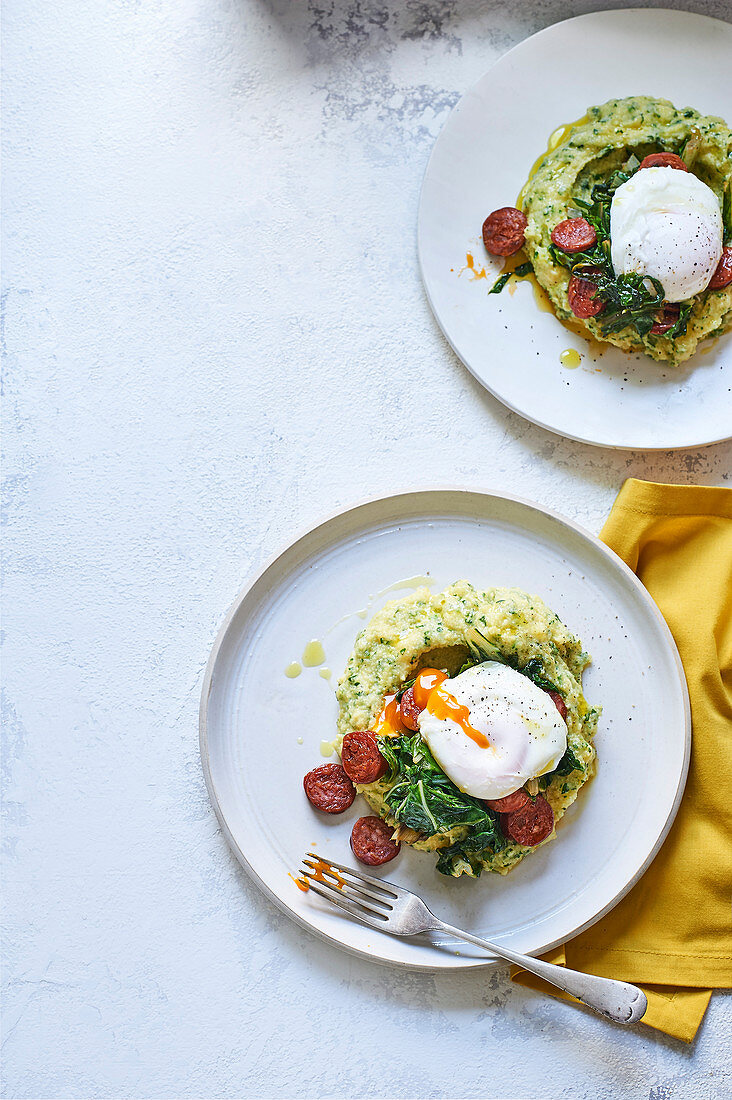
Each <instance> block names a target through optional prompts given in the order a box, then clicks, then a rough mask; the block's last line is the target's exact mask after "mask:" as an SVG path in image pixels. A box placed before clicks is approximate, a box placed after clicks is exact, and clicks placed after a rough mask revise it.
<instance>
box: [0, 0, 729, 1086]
mask: <svg viewBox="0 0 732 1100" xmlns="http://www.w3.org/2000/svg"><path fill="white" fill-rule="evenodd" d="M679 6H681V5H679ZM685 6H687V7H689V8H690V9H693V10H696V11H700V12H704V13H706V14H710V15H717V16H723V15H725V14H726V13H728V12H729V7H728V3H727V0H706V2H704V0H698V2H692V0H689V3H687V4H686V5H685ZM592 7H593V5H592V4H591V3H587V2H585V0H577V2H574V3H560V2H558V0H554V2H553V0H528V2H526V3H524V4H521V5H518V4H515V3H514V2H513V0H504V2H501V3H494V4H486V3H478V2H465V3H459V2H457V0H443V2H441V3H440V2H435V3H431V2H429V0H405V2H403V3H399V2H397V0H390V2H387V0H309V2H307V3H306V2H302V3H294V2H293V3H289V2H285V0H276V2H266V0H207V2H205V3H204V2H203V0H179V2H178V3H173V2H172V0H150V2H149V3H146V4H138V3H136V2H133V0H129V2H126V0H97V2H92V0H76V2H75V3H71V2H70V0H60V2H59V3H57V4H54V5H41V4H39V3H37V2H31V0H10V2H9V3H8V4H7V5H6V13H5V84H6V89H5V131H6V133H5V161H6V163H5V180H4V187H5V200H4V204H5V247H4V261H5V265H6V275H5V297H4V306H5V330H4V332H5V335H4V340H5V357H6V358H5V391H4V418H5V424H4V440H5V450H6V457H5V462H4V475H5V492H6V517H7V519H8V521H9V526H8V527H6V531H7V530H8V529H9V531H10V534H9V537H7V538H6V545H7V547H8V550H9V551H12V556H11V557H10V558H9V562H8V564H7V566H6V574H5V616H4V630H5V649H4V660H3V671H4V680H5V693H4V702H3V707H4V711H3V724H4V733H5V738H6V742H5V750H4V755H3V768H4V783H5V804H4V814H5V817H4V826H3V841H4V864H5V865H4V876H3V877H4V887H5V891H4V892H5V905H4V915H5V922H6V929H5V941H4V956H5V967H4V974H3V979H4V1028H3V1041H4V1046H3V1095H4V1096H8V1097H43V1098H51V1097H60V1096H63V1097H67V1096H68V1097H75V1098H76V1097H130V1098H143V1097H156V1098H157V1097H160V1098H167V1097H219V1096H221V1097H239V1096H247V1097H254V1096H262V1097H288V1096H293V1097H308V1098H309V1097H319V1096H365V1097H381V1096H394V1097H416V1096H420V1097H442V1096H465V1097H478V1096H486V1095H489V1096H491V1097H522V1096H531V1097H538V1098H547V1100H548V1098H551V1097H554V1096H556V1095H557V1092H558V1089H559V1088H560V1087H561V1091H562V1092H563V1094H564V1095H566V1096H568V1097H573V1098H583V1097H593V1098H594V1097H600V1098H602V1100H604V1098H610V1097H615V1096H619V1095H622V1096H624V1097H626V1096H627V1097H644V1098H645V1097H648V1098H649V1100H671V1098H672V1097H673V1098H676V1097H694V1098H696V1097H701V1098H702V1100H705V1098H707V1097H718V1096H719V1097H721V1096H725V1095H727V1094H728V1092H729V1088H730V1079H729V1070H728V1068H727V1066H726V1065H725V1066H723V1065H722V1057H721V1051H722V1049H723V1046H724V1043H725V1041H727V1042H728V1041H729V1033H730V1018H731V1016H732V1013H730V1002H729V999H728V998H725V997H724V995H716V996H715V998H714V1001H713V1003H712V1006H711V1009H710V1012H709V1014H708V1017H707V1020H706V1022H705V1024H704V1027H703V1029H702V1032H701V1035H700V1036H699V1038H698V1040H697V1042H696V1044H695V1046H694V1047H693V1048H692V1049H691V1050H689V1049H687V1048H686V1047H685V1046H684V1045H683V1044H680V1043H676V1042H674V1041H672V1040H669V1039H665V1038H663V1037H659V1036H658V1035H656V1034H654V1033H651V1032H650V1031H648V1030H647V1029H644V1028H640V1029H639V1030H638V1031H636V1032H633V1033H629V1032H625V1031H623V1030H622V1029H620V1028H619V1027H612V1026H610V1025H608V1024H606V1023H604V1022H602V1021H600V1020H598V1019H596V1018H595V1017H593V1016H590V1015H589V1014H586V1013H584V1012H582V1011H579V1010H576V1009H573V1008H571V1007H570V1006H567V1005H563V1004H560V1003H558V1002H555V1001H553V1000H549V999H542V998H540V997H538V996H536V995H534V994H532V993H530V992H528V991H525V990H522V989H520V988H517V987H514V986H512V985H511V984H510V983H509V982H508V981H507V980H506V976H505V972H501V971H499V972H497V973H496V974H494V975H493V976H490V977H489V976H485V977H482V976H480V975H474V974H467V975H455V976H442V977H440V978H436V977H430V976H423V975H416V974H406V975H404V974H394V973H390V972H388V971H387V970H385V969H382V968H377V967H372V966H370V965H368V964H366V963H364V962H361V961H357V960H353V959H350V958H349V957H347V956H346V955H344V954H341V953H339V952H336V951H332V950H330V949H329V948H327V947H326V946H324V945H321V944H320V943H318V942H316V941H315V940H314V939H312V938H311V937H309V936H308V935H307V934H306V933H305V932H303V931H301V930H300V929H298V928H296V927H294V926H293V925H291V924H290V923H289V921H287V920H286V919H285V918H284V917H283V916H281V915H280V914H279V913H278V912H277V911H275V910H274V909H273V908H272V907H271V906H270V905H269V904H268V903H267V902H265V901H264V900H263V898H262V897H261V896H260V895H259V893H258V892H257V890H256V889H255V888H254V887H253V886H252V885H250V883H249V882H248V881H247V880H246V879H245V878H244V876H243V874H242V873H241V872H240V871H239V870H238V868H237V866H236V864H235V862H234V860H233V858H232V857H231V856H230V854H229V852H228V850H227V848H226V846H225V844H224V842H223V840H222V839H221V837H220V835H219V834H218V831H217V828H216V824H215V820H214V816H213V813H212V811H211V810H210V808H209V805H208V801H207V798H206V794H205V790H204V785H203V780H202V776H201V771H200V764H199V760H198V750H197V704H198V691H199V686H200V680H201V675H202V669H203V666H204V664H205V660H206V657H207V653H208V649H209V646H210V644H211V642H212V640H213V637H214V634H215V631H216V628H217V625H218V623H219V621H220V619H221V617H222V615H223V612H224V610H225V608H226V606H227V605H228V603H229V602H230V600H231V599H232V598H233V596H234V595H235V594H236V591H237V589H238V588H239V586H240V584H241V583H242V581H243V580H244V578H245V577H246V575H247V574H248V573H249V572H250V571H251V570H252V569H253V568H254V567H256V566H257V565H258V564H260V563H261V562H262V561H263V560H264V558H265V557H267V556H268V555H269V554H270V553H271V552H272V551H274V550H275V549H276V548H277V547H278V546H279V545H281V544H282V543H283V542H285V541H289V540H290V538H291V536H292V535H293V533H294V532H295V530H297V529H300V528H301V527H303V526H306V525H309V524H310V523H311V522H313V521H315V520H316V519H318V518H319V517H320V516H321V515H322V514H324V513H325V512H327V511H330V510H331V509H332V508H333V507H335V506H338V505H341V504H347V503H350V502H352V501H355V500H358V499H360V498H361V497H363V496H366V495H370V494H372V493H376V492H388V491H391V490H397V489H403V488H411V487H413V486H419V485H425V484H432V483H439V482H442V483H454V482H460V483H463V484H465V485H468V486H474V487H478V488H480V487H490V488H497V489H507V490H509V491H511V492H514V493H519V494H521V495H524V496H527V497H530V498H534V499H537V500H539V501H540V502H543V503H545V504H547V505H550V506H552V507H555V508H557V509H558V510H560V511H564V512H566V513H567V514H568V515H570V516H571V517H572V518H574V519H576V520H578V521H579V522H581V523H584V524H585V525H586V526H588V527H589V528H590V529H592V530H595V531H596V530H598V529H599V527H600V525H601V522H602V519H603V518H604V516H605V514H606V513H607V511H608V509H609V507H610V504H611V502H612V499H613V497H614V494H615V492H616V491H617V489H618V487H619V486H620V484H621V482H622V480H623V479H624V478H625V477H626V476H628V475H637V476H641V477H648V478H652V479H658V480H670V481H690V482H692V481H696V482H704V483H722V482H724V481H725V480H726V478H727V476H728V471H729V469H730V467H731V465H732V463H731V461H730V460H731V458H732V448H730V447H729V446H717V447H712V448H709V449H706V450H703V451H700V452H681V453H675V454H657V455H654V456H653V457H652V458H647V457H644V456H643V455H640V454H638V455H634V454H625V453H609V452H605V451H601V450H597V449H593V448H589V447H585V446H582V445H580V444H570V443H566V442H563V441H562V440H560V439H558V438H556V437H555V436H552V435H549V434H548V433H546V432H544V431H542V430H541V429H539V428H535V427H532V426H530V425H529V424H527V423H525V422H524V421H522V420H521V419H520V418H518V417H517V416H515V415H513V414H509V413H507V412H506V411H505V410H504V409H503V408H502V407H501V406H500V405H499V404H497V403H496V402H495V401H494V400H493V399H492V398H490V397H489V396H487V395H486V394H484V392H483V391H482V390H481V389H480V388H479V386H478V385H477V384H476V383H475V382H474V381H473V380H472V378H471V377H470V376H469V375H468V374H467V372H466V371H465V370H464V369H463V368H462V367H461V366H460V364H459V363H458V362H457V361H456V360H455V358H454V357H453V356H452V354H451V353H450V352H449V350H448V348H447V347H446V345H445V343H444V341H443V340H442V338H441V336H440V334H439V332H438V331H437V329H436V326H435V324H434V322H433V320H432V318H431V315H430V313H429V310H428V307H427V305H426V302H425V300H424V297H423V294H422V290H421V287H420V283H419V278H418V272H417V265H416V255H415V240H414V225H415V214H416V204H417V196H418V191H419V184H420V179H421V175H422V172H423V169H424V166H425V163H426V159H427V156H428V154H429V149H430V145H431V142H432V141H433V139H434V137H435V135H436V134H437V132H438V130H439V128H440V125H441V124H442V122H443V121H444V119H445V117H446V114H447V112H448V110H449V108H450V106H451V105H452V104H453V103H455V101H456V100H457V98H458V96H459V94H460V93H461V92H462V91H463V90H464V89H465V88H466V87H468V86H469V85H470V84H471V83H472V82H473V81H474V80H475V79H476V78H477V77H478V76H479V75H480V74H481V73H482V72H483V71H484V70H485V68H486V67H487V66H488V65H489V64H490V63H491V61H492V60H493V59H494V58H496V57H497V56H499V55H500V53H502V52H503V51H504V50H505V49H507V48H508V47H510V46H511V45H513V44H514V43H515V42H516V41H518V40H519V39H521V38H522V37H524V36H526V35H527V34H530V33H532V32H533V31H535V30H538V29H539V28H541V27H543V26H546V25H548V24H549V23H551V22H554V21H555V20H556V19H558V18H562V17H564V16H567V15H572V14H578V13H579V12H582V11H586V10H589V9H590V8H592ZM507 94H510V90H509V92H508V93H507ZM293 722H297V715H293ZM558 1082H561V1086H560V1085H559V1084H558Z"/></svg>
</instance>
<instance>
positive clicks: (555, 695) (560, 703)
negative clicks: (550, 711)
mask: <svg viewBox="0 0 732 1100" xmlns="http://www.w3.org/2000/svg"><path fill="white" fill-rule="evenodd" d="M547 695H548V696H549V697H550V699H552V700H553V702H554V706H555V707H556V708H557V710H558V711H559V713H560V714H561V716H562V718H563V719H564V721H565V722H566V721H567V704H566V703H565V701H564V699H563V698H562V696H561V695H560V694H559V692H558V691H548V692H547Z"/></svg>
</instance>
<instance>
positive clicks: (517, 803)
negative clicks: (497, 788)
mask: <svg viewBox="0 0 732 1100" xmlns="http://www.w3.org/2000/svg"><path fill="white" fill-rule="evenodd" d="M529 802H531V796H530V795H529V794H527V792H526V791H525V790H524V789H523V787H519V789H518V790H517V791H513V792H512V793H511V794H506V795H504V796H503V798H486V800H485V804H486V806H488V807H489V808H490V809H491V810H495V811H496V813H499V814H512V813H514V812H515V811H516V810H521V809H523V808H524V806H527V805H528V804H529Z"/></svg>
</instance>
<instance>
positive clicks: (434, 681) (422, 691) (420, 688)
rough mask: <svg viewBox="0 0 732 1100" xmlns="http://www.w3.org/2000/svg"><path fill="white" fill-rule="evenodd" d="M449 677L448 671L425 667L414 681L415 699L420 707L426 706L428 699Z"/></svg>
mask: <svg viewBox="0 0 732 1100" xmlns="http://www.w3.org/2000/svg"><path fill="white" fill-rule="evenodd" d="M446 679H447V673H446V672H440V670H439V669H438V668H423V669H422V671H421V672H420V673H419V675H418V676H417V679H416V680H415V681H414V687H413V688H412V691H413V692H414V701H415V703H416V704H417V706H418V707H426V706H427V700H428V699H429V697H430V695H431V694H432V692H433V691H434V690H435V688H436V687H438V686H439V685H440V684H441V683H443V682H444V681H445V680H446Z"/></svg>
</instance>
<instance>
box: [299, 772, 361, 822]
mask: <svg viewBox="0 0 732 1100" xmlns="http://www.w3.org/2000/svg"><path fill="white" fill-rule="evenodd" d="M302 785H303V787H304V788H305V794H306V795H307V796H308V801H309V802H310V804H311V805H312V806H314V807H315V809H316V810H322V812H323V813H324V814H342V813H343V811H344V810H347V809H348V807H349V806H350V805H351V803H352V802H353V800H354V798H355V797H356V789H355V787H354V786H353V783H352V782H351V780H350V779H349V778H348V776H347V775H346V773H345V771H344V770H343V768H342V767H341V765H340V764H321V766H320V767H319V768H313V770H312V771H311V772H308V774H307V775H306V776H305V778H304V779H303V781H302Z"/></svg>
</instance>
